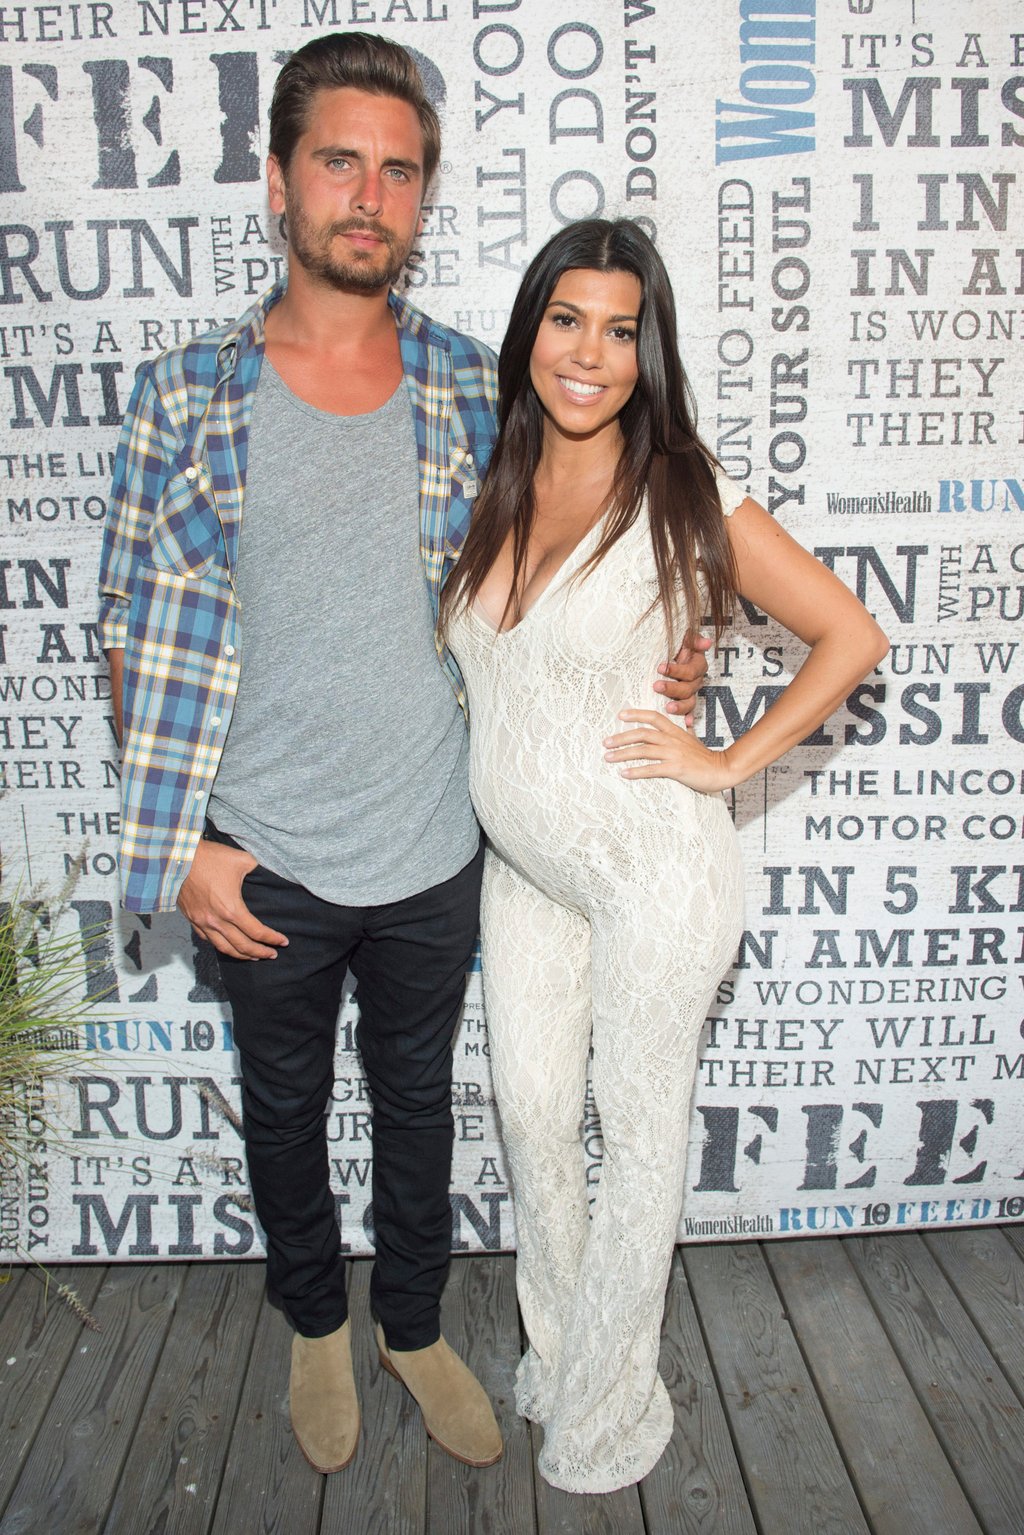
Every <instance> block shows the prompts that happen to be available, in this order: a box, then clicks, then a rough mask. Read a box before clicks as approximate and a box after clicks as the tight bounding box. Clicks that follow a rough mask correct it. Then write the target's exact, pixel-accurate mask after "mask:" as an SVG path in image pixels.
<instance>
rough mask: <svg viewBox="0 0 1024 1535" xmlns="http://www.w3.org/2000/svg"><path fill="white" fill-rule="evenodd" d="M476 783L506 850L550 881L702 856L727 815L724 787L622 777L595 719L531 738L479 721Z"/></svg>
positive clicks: (628, 875)
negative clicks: (712, 790)
mask: <svg viewBox="0 0 1024 1535" xmlns="http://www.w3.org/2000/svg"><path fill="white" fill-rule="evenodd" d="M469 784H470V794H471V796H472V800H473V806H474V808H475V810H476V813H477V816H478V818H479V821H480V824H481V826H482V827H483V829H484V831H485V832H486V833H487V835H488V837H489V838H490V840H491V842H492V844H493V845H494V846H495V847H496V848H497V850H498V852H499V853H501V854H502V856H503V857H505V858H506V859H507V860H508V861H509V862H510V863H513V864H515V865H516V866H518V867H519V868H521V869H522V870H523V872H524V873H526V874H527V875H528V876H529V877H530V878H532V879H535V880H537V881H538V882H539V883H541V884H543V885H546V886H548V887H555V886H565V885H568V886H569V887H571V888H574V889H575V888H579V886H580V884H581V883H585V884H588V885H589V886H590V887H591V888H592V889H594V890H595V894H596V893H597V888H596V887H597V886H607V887H608V888H611V887H612V886H621V884H622V883H623V882H628V883H632V882H633V881H635V879H636V878H637V871H638V869H642V868H643V867H648V868H649V867H650V866H651V863H652V861H653V862H655V863H656V862H658V861H660V860H661V859H664V858H666V857H668V858H672V859H685V860H686V861H687V862H694V861H703V860H704V859H705V858H706V856H707V851H706V849H707V843H708V838H707V832H708V830H709V829H710V828H711V827H712V826H720V825H721V821H722V818H723V817H724V820H725V823H726V824H728V821H729V817H728V812H727V810H726V807H725V804H724V802H723V801H722V800H721V799H720V798H718V797H717V796H715V797H712V798H710V799H709V798H708V797H706V796H704V795H698V794H695V793H693V791H692V790H690V789H687V788H684V786H683V785H682V784H679V783H677V782H675V781H674V780H672V779H667V778H646V779H625V778H621V777H620V776H619V772H618V769H617V768H615V767H614V766H612V765H611V764H610V763H608V762H606V761H605V760H604V748H603V746H602V742H601V733H600V731H599V729H597V728H594V729H588V731H587V733H586V736H585V737H583V736H580V735H577V734H575V733H573V732H569V731H565V732H563V733H562V734H561V736H559V737H558V738H557V739H556V738H554V737H552V738H549V739H546V740H545V741H543V742H540V741H537V740H534V741H532V742H529V743H526V742H524V740H522V739H521V740H519V741H518V742H513V741H511V740H510V739H509V738H508V736H507V735H506V734H505V733H504V732H501V731H498V732H495V733H491V732H487V731H478V730H477V728H476V723H475V722H474V724H473V726H472V727H471V729H470V774H469ZM728 830H729V833H730V834H731V831H732V828H731V826H728ZM551 893H552V894H555V893H556V892H555V889H554V888H552V890H551Z"/></svg>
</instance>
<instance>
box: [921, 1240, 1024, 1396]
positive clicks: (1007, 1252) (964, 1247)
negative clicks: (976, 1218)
mask: <svg viewBox="0 0 1024 1535" xmlns="http://www.w3.org/2000/svg"><path fill="white" fill-rule="evenodd" d="M924 1241H925V1246H926V1247H927V1249H928V1251H929V1253H930V1254H931V1255H932V1257H933V1258H934V1259H935V1261H936V1263H937V1264H938V1265H939V1267H940V1268H941V1270H942V1272H943V1273H944V1274H945V1276H946V1278H947V1280H948V1281H949V1283H950V1285H951V1286H952V1287H953V1289H954V1290H955V1291H956V1293H957V1295H958V1296H959V1297H960V1302H961V1304H962V1306H963V1308H964V1310H965V1311H966V1312H967V1314H968V1315H969V1316H970V1318H971V1321H972V1322H973V1323H974V1325H975V1327H976V1328H977V1329H978V1331H979V1333H980V1334H981V1336H982V1337H983V1338H984V1340H985V1342H986V1344H987V1345H988V1347H989V1348H990V1349H991V1350H992V1353H993V1354H994V1355H995V1356H996V1358H997V1359H998V1360H999V1365H1000V1368H1001V1369H1002V1372H1003V1374H1004V1375H1005V1376H1006V1378H1007V1380H1008V1381H1009V1382H1010V1385H1011V1386H1012V1387H1013V1389H1014V1391H1015V1392H1016V1393H1017V1395H1018V1397H1020V1398H1021V1399H1022V1400H1024V1257H1022V1255H1021V1254H1020V1253H1019V1252H1018V1251H1017V1249H1016V1248H1015V1247H1014V1246H1013V1244H1012V1243H1011V1242H1008V1241H1007V1239H1006V1237H1005V1236H1004V1235H1003V1233H1002V1232H1001V1231H1000V1230H999V1228H998V1227H997V1226H971V1227H969V1228H966V1229H963V1230H953V1231H935V1232H930V1233H929V1234H928V1235H927V1236H926V1237H925V1239H924Z"/></svg>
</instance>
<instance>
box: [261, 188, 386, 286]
mask: <svg viewBox="0 0 1024 1535" xmlns="http://www.w3.org/2000/svg"><path fill="white" fill-rule="evenodd" d="M355 230H364V231H365V232H366V233H367V234H373V235H376V237H377V238H378V239H379V240H381V241H383V247H382V248H381V249H380V250H375V251H356V250H353V251H352V253H351V255H350V256H349V257H348V258H347V259H346V258H344V257H342V256H340V255H339V254H338V253H337V251H336V250H335V248H334V246H335V240H336V238H337V236H338V235H342V234H348V233H351V232H353V231H355ZM411 249H412V240H411V239H410V240H409V241H408V243H406V244H399V242H398V240H397V239H396V238H395V236H394V234H393V232H392V231H391V230H390V229H387V228H386V227H385V226H384V225H383V224H380V223H378V222H377V221H376V220H375V219H358V218H352V219H338V220H336V221H335V222H334V223H332V224H328V225H327V226H326V227H319V228H318V227H317V226H316V225H315V224H314V223H313V221H312V219H310V218H309V217H308V215H307V214H306V212H305V210H304V209H302V208H300V207H293V208H291V209H289V211H288V250H289V255H290V257H291V259H292V260H294V261H297V262H298V263H299V264H300V266H302V267H303V268H304V270H305V271H307V272H308V273H309V274H310V275H311V276H314V277H319V278H320V279H321V281H323V282H325V283H327V284H329V285H330V286H331V287H332V288H339V289H342V290H344V291H350V290H353V289H354V290H355V291H356V292H358V293H376V292H378V291H379V290H380V289H381V288H390V287H391V285H392V283H394V282H395V281H396V280H397V278H398V277H399V276H400V274H401V272H402V268H403V267H404V266H405V263H406V261H407V260H408V257H409V252H410V251H411Z"/></svg>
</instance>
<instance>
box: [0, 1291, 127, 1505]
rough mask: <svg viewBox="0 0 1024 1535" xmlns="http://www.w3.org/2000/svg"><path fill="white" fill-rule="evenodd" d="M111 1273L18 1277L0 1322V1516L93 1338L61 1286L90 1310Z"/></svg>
mask: <svg viewBox="0 0 1024 1535" xmlns="http://www.w3.org/2000/svg"><path fill="white" fill-rule="evenodd" d="M106 1272H107V1271H106V1269H105V1268H103V1267H97V1268H88V1269H83V1268H77V1269H74V1268H71V1267H64V1266H62V1267H58V1268H53V1269H51V1270H49V1272H48V1273H43V1272H42V1271H40V1270H37V1269H33V1270H28V1271H19V1273H20V1275H21V1277H20V1280H17V1281H15V1283H13V1284H12V1285H11V1287H10V1295H9V1296H8V1299H7V1303H6V1304H5V1306H4V1310H3V1314H2V1316H0V1359H2V1360H3V1361H4V1363H3V1366H2V1368H3V1374H2V1376H0V1380H2V1382H3V1404H4V1405H3V1428H4V1431H3V1434H2V1435H0V1513H2V1512H3V1510H4V1508H5V1507H6V1506H7V1500H8V1498H9V1497H10V1493H11V1489H12V1487H13V1486H14V1484H15V1482H16V1481H17V1479H18V1476H19V1475H20V1472H21V1468H22V1466H23V1465H24V1462H25V1459H26V1457H27V1455H28V1452H29V1450H30V1449H31V1446H32V1441H33V1440H34V1439H35V1436H36V1432H37V1430H38V1428H39V1425H40V1423H41V1422H42V1421H43V1418H44V1417H45V1416H46V1412H47V1409H48V1407H49V1405H50V1399H51V1398H52V1396H53V1393H54V1391H55V1390H56V1389H57V1384H58V1382H59V1380H60V1378H61V1375H62V1374H63V1373H64V1368H65V1366H66V1364H67V1362H68V1360H69V1359H70V1357H71V1354H72V1351H73V1349H74V1347H75V1345H76V1344H77V1343H79V1342H80V1340H83V1339H84V1340H85V1341H86V1342H87V1341H88V1340H89V1339H90V1338H91V1337H92V1333H91V1332H87V1331H84V1330H83V1327H82V1322H81V1319H80V1317H78V1316H77V1315H76V1313H75V1312H74V1311H73V1310H72V1309H71V1307H70V1306H68V1305H67V1304H66V1302H65V1301H63V1300H61V1299H59V1298H58V1297H57V1296H56V1294H55V1292H56V1289H57V1287H58V1286H59V1285H62V1284H66V1285H67V1286H68V1287H69V1288H70V1289H73V1290H74V1291H75V1293H76V1295H77V1296H78V1298H79V1300H80V1301H81V1303H82V1304H83V1305H84V1306H85V1307H86V1308H89V1307H91V1306H93V1305H94V1304H95V1301H96V1295H97V1292H98V1291H99V1288H100V1285H101V1284H102V1283H103V1280H104V1278H105V1276H106Z"/></svg>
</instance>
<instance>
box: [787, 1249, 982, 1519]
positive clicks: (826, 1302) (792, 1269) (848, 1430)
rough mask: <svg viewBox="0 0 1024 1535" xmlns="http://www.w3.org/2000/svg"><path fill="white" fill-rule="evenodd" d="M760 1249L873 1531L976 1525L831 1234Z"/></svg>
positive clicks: (918, 1406) (857, 1283) (851, 1267)
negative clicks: (812, 1239)
mask: <svg viewBox="0 0 1024 1535" xmlns="http://www.w3.org/2000/svg"><path fill="white" fill-rule="evenodd" d="M764 1253H765V1257H766V1258H767V1260H768V1265H769V1267H770V1269H771V1271H772V1273H773V1274H774V1276H775V1280H776V1283H777V1285H778V1288H779V1292H780V1294H781V1296H782V1301H783V1304H784V1305H785V1307H786V1311H787V1313H788V1315H789V1319H790V1323H791V1325H792V1327H793V1329H794V1331H795V1333H796V1335H797V1338H798V1339H799V1342H800V1348H801V1351H802V1353H803V1356H804V1359H805V1360H806V1362H807V1365H808V1367H809V1369H810V1371H811V1374H812V1376H813V1377H814V1382H815V1385H816V1386H817V1389H818V1394H819V1396H820V1397H821V1400H822V1403H823V1404H824V1407H825V1410H826V1412H827V1413H828V1419H829V1422H830V1424H831V1426H832V1432H833V1434H834V1435H835V1438H836V1441H837V1443H838V1444H839V1447H840V1450H841V1451H842V1455H843V1459H844V1460H845V1462H846V1466H847V1469H848V1470H849V1473H850V1477H851V1479H852V1481H853V1484H854V1486H855V1487H856V1489H857V1492H858V1494H859V1496H860V1501H861V1504H862V1506H863V1508H864V1512H865V1514H866V1515H867V1518H868V1522H869V1524H870V1525H871V1529H872V1531H873V1532H874V1535H934V1532H935V1531H938V1530H941V1531H942V1535H981V1531H980V1526H979V1525H978V1521H977V1520H976V1519H975V1517H974V1515H973V1513H972V1512H971V1508H970V1505H969V1504H968V1502H967V1500H966V1498H965V1497H964V1495H963V1492H962V1491H961V1489H960V1484H959V1482H958V1481H957V1479H956V1477H955V1476H954V1474H953V1472H952V1470H951V1469H950V1466H949V1463H948V1461H947V1460H946V1457H945V1455H944V1454H943V1452H942V1448H941V1446H940V1445H939V1443H938V1441H937V1440H936V1438H935V1435H934V1434H933V1432H932V1430H931V1427H930V1425H929V1423H928V1419H927V1418H926V1416H925V1414H924V1412H923V1411H922V1409H921V1406H920V1403H919V1402H918V1400H917V1397H916V1396H915V1395H914V1390H913V1387H912V1386H911V1384H910V1382H909V1381H908V1380H907V1378H906V1376H905V1375H904V1374H903V1370H902V1368H901V1366H900V1362H899V1360H898V1358H897V1357H896V1354H895V1353H894V1351H893V1349H892V1346H891V1345H890V1343H889V1340H888V1339H887V1338H886V1336H885V1333H884V1332H883V1331H882V1328H881V1326H880V1325H879V1322H878V1318H877V1316H876V1315H875V1312H874V1310H873V1308H872V1306H871V1302H870V1301H869V1300H868V1298H867V1296H866V1294H865V1293H864V1289H863V1286H862V1285H861V1283H860V1280H859V1279H858V1277H857V1274H856V1271H855V1270H854V1268H853V1266H852V1264H851V1263H850V1260H849V1258H848V1257H847V1255H846V1252H845V1251H844V1250H843V1248H842V1247H841V1245H840V1244H839V1242H837V1241H836V1240H835V1239H834V1238H831V1239H828V1238H826V1239H823V1240H819V1241H800V1242H767V1243H765V1246H764Z"/></svg>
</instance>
